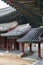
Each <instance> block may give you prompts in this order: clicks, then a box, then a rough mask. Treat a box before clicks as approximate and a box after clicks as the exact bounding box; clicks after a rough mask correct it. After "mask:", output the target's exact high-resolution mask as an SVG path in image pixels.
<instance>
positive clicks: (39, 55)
mask: <svg viewBox="0 0 43 65" xmlns="http://www.w3.org/2000/svg"><path fill="white" fill-rule="evenodd" d="M40 44H41V43H40V42H39V43H38V58H40V59H41V46H40Z"/></svg>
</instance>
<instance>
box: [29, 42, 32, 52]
mask: <svg viewBox="0 0 43 65" xmlns="http://www.w3.org/2000/svg"><path fill="white" fill-rule="evenodd" d="M29 51H30V52H31V51H32V43H30V50H29Z"/></svg>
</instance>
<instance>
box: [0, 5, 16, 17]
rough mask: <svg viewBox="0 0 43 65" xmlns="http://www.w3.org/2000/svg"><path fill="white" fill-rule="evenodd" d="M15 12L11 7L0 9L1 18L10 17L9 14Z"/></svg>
mask: <svg viewBox="0 0 43 65" xmlns="http://www.w3.org/2000/svg"><path fill="white" fill-rule="evenodd" d="M14 11H15V9H14V8H12V7H11V6H9V7H6V8H3V9H0V17H2V16H5V15H8V14H10V13H12V12H14Z"/></svg>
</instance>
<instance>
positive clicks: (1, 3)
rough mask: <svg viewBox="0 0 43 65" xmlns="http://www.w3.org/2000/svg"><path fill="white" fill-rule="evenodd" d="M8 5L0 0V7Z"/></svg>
mask: <svg viewBox="0 0 43 65" xmlns="http://www.w3.org/2000/svg"><path fill="white" fill-rule="evenodd" d="M8 6H9V5H7V4H6V3H4V2H3V1H1V0H0V9H2V8H5V7H8Z"/></svg>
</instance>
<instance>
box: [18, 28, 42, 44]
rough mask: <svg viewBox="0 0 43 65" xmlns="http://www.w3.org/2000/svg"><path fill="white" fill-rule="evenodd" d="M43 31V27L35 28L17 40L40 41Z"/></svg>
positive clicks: (24, 41) (25, 41) (26, 41)
mask: <svg viewBox="0 0 43 65" xmlns="http://www.w3.org/2000/svg"><path fill="white" fill-rule="evenodd" d="M42 32H43V28H33V29H31V31H29V32H28V33H27V34H26V35H25V36H24V37H22V38H20V39H18V40H17V42H23V43H37V42H39V41H40V40H39V36H40V34H41V33H42Z"/></svg>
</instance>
